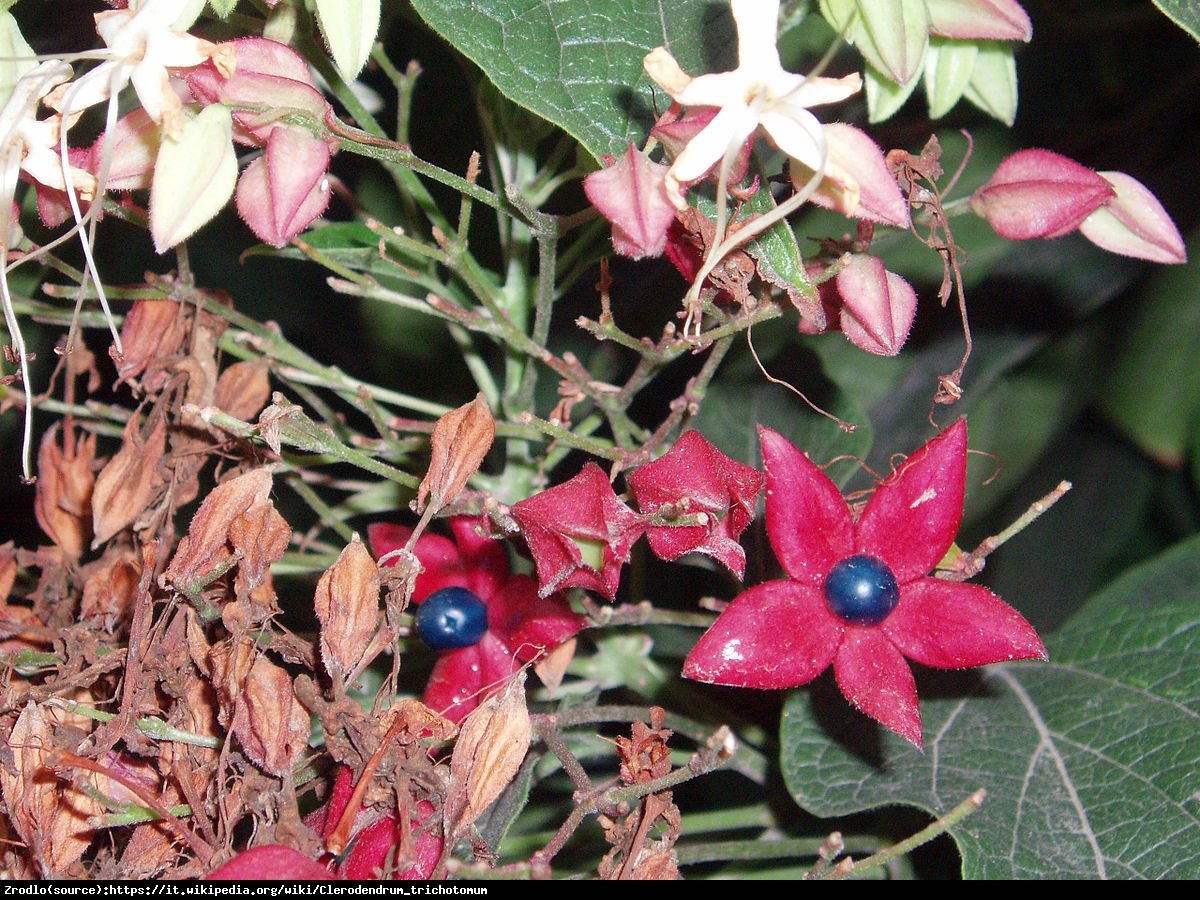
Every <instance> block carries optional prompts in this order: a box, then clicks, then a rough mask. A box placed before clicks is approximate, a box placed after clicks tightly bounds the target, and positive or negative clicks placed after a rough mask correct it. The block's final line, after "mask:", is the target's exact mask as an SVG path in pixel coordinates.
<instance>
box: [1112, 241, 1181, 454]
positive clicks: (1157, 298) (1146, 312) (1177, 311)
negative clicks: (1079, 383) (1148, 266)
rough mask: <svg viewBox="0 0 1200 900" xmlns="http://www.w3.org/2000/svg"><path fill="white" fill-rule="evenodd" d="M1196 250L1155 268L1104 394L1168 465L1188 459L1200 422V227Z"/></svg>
mask: <svg viewBox="0 0 1200 900" xmlns="http://www.w3.org/2000/svg"><path fill="white" fill-rule="evenodd" d="M1188 256H1189V260H1190V261H1189V262H1188V263H1187V265H1184V266H1172V267H1170V268H1166V269H1162V270H1160V271H1158V272H1156V273H1155V276H1154V280H1153V281H1152V282H1151V284H1150V286H1149V288H1148V290H1147V292H1146V296H1145V299H1144V302H1143V303H1142V304H1141V306H1140V307H1139V308H1138V309H1137V310H1136V312H1135V313H1134V314H1133V320H1132V321H1131V322H1128V323H1127V324H1126V327H1125V330H1124V331H1123V332H1122V337H1121V342H1120V346H1119V348H1118V355H1117V364H1116V366H1115V368H1114V369H1113V372H1112V374H1111V375H1110V376H1109V378H1108V380H1107V382H1106V383H1105V385H1104V388H1103V392H1102V394H1101V398H1100V399H1101V404H1102V406H1103V408H1104V411H1105V413H1107V414H1108V415H1109V416H1110V417H1111V418H1112V419H1113V421H1115V422H1116V423H1117V425H1118V426H1120V427H1121V428H1122V429H1123V430H1124V431H1125V432H1126V433H1127V434H1128V435H1129V436H1130V437H1131V438H1133V440H1134V441H1135V442H1136V443H1137V444H1138V446H1140V447H1141V448H1142V449H1143V450H1145V451H1146V452H1147V453H1149V454H1150V455H1151V456H1153V457H1154V458H1155V459H1157V460H1158V461H1159V462H1162V463H1165V464H1167V465H1180V464H1181V463H1182V462H1183V460H1184V451H1185V448H1186V447H1187V445H1188V443H1189V441H1190V440H1191V438H1192V432H1193V430H1194V429H1195V427H1196V423H1197V421H1200V341H1197V340H1196V335H1197V333H1200V331H1198V329H1200V303H1197V302H1196V286H1197V282H1200V233H1198V234H1194V235H1192V239H1191V240H1190V241H1189V242H1188Z"/></svg>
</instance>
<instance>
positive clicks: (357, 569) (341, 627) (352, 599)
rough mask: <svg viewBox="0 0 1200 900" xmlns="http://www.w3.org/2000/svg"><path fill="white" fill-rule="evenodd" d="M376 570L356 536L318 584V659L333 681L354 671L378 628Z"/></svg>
mask: <svg viewBox="0 0 1200 900" xmlns="http://www.w3.org/2000/svg"><path fill="white" fill-rule="evenodd" d="M379 586H380V583H379V568H378V567H377V566H376V565H375V560H374V559H373V558H372V557H371V552H370V551H369V550H367V548H366V546H365V545H364V544H363V542H362V541H360V540H359V539H358V535H357V534H356V535H354V538H353V540H351V541H350V543H349V544H347V545H346V549H345V550H343V551H342V553H341V555H340V556H339V557H338V558H337V562H335V563H334V564H333V565H332V566H330V567H329V568H328V569H327V570H326V571H325V573H324V574H322V575H321V579H320V580H319V581H318V582H317V592H316V596H315V597H314V599H313V604H314V605H315V607H316V612H317V619H319V620H320V622H321V658H322V659H323V660H324V661H325V668H326V670H327V671H328V672H329V674H330V675H331V676H333V678H334V679H335V680H340V679H342V678H344V677H345V676H346V675H347V674H348V673H350V672H353V671H355V669H357V668H358V666H359V663H361V662H362V660H363V656H364V655H365V654H366V652H367V647H368V646H369V645H370V642H371V638H372V636H374V634H375V632H376V631H377V630H378V628H379Z"/></svg>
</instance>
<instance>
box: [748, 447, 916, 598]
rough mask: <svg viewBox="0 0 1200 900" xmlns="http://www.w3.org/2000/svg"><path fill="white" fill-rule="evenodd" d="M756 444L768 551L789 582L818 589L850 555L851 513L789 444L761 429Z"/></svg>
mask: <svg viewBox="0 0 1200 900" xmlns="http://www.w3.org/2000/svg"><path fill="white" fill-rule="evenodd" d="M758 439H759V442H760V443H761V444H762V454H763V468H764V469H765V470H766V473H767V533H768V535H769V536H770V538H771V547H772V548H773V549H774V550H775V556H776V557H777V558H778V559H779V562H780V563H781V564H782V565H783V568H784V571H786V572H787V573H788V574H789V575H790V576H792V577H793V578H795V579H797V580H798V581H801V582H804V583H805V584H810V585H820V584H821V582H822V581H824V579H825V575H826V573H828V572H829V570H830V569H831V568H833V566H834V565H836V564H837V563H838V562H840V561H841V560H842V559H844V558H845V557H847V556H849V555H850V554H851V553H853V552H854V530H853V523H852V521H851V519H850V510H849V509H848V508H847V506H846V501H845V500H844V499H843V497H842V494H841V492H840V491H839V490H838V488H837V485H835V484H834V483H833V482H832V481H830V480H829V477H828V476H827V475H826V474H825V473H824V472H822V471H821V470H820V469H819V468H818V467H817V466H816V464H815V463H813V462H812V460H810V459H809V458H808V457H807V456H805V455H804V454H803V453H801V452H800V451H799V450H798V449H797V448H796V447H795V446H793V445H792V443H791V442H790V441H788V439H787V438H785V437H784V436H783V435H781V434H778V433H776V432H774V431H771V430H770V429H769V428H763V427H761V426H760V427H759V429H758ZM928 571H929V569H928V568H927V569H925V570H923V571H922V572H921V574H922V575H923V574H925V572H928Z"/></svg>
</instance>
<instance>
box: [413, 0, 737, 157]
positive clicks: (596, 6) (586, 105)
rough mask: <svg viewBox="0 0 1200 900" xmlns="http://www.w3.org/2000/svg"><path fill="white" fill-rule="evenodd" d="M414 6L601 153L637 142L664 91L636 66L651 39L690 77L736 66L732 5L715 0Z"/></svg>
mask: <svg viewBox="0 0 1200 900" xmlns="http://www.w3.org/2000/svg"><path fill="white" fill-rule="evenodd" d="M413 6H414V7H415V8H416V10H417V12H418V13H419V14H420V15H421V18H423V19H424V20H425V21H426V22H427V23H428V24H429V25H430V26H431V27H432V28H433V29H434V30H435V31H436V32H438V34H440V35H442V37H444V38H445V39H446V40H448V41H449V42H450V43H451V44H453V45H454V46H455V47H456V48H457V49H458V50H460V51H461V52H462V53H463V54H465V55H466V56H467V57H469V58H470V59H471V60H472V61H473V62H474V63H475V64H476V65H478V66H479V67H480V68H481V69H482V70H483V71H484V73H485V74H486V75H487V77H488V78H490V79H491V80H492V82H493V83H494V84H495V85H496V86H497V87H498V88H500V90H501V91H503V92H504V93H505V94H506V95H507V96H508V97H510V98H511V99H512V100H513V101H515V102H516V103H518V104H520V105H521V106H524V107H525V108H527V109H530V110H532V111H534V112H535V113H537V114H538V115H540V116H542V117H544V118H546V119H548V120H549V121H551V122H553V123H555V124H556V125H559V126H560V127H562V128H563V129H564V130H565V131H567V132H568V133H569V134H571V135H572V136H574V137H575V138H576V139H577V140H579V142H580V143H581V144H583V145H584V146H585V147H586V148H587V149H588V150H589V151H590V152H591V153H592V155H593V156H595V157H597V158H599V157H600V156H602V155H603V154H605V153H612V154H617V153H620V152H621V151H622V150H624V148H625V146H626V145H627V144H628V142H629V141H631V140H632V141H634V142H636V143H641V141H642V140H643V138H644V137H645V134H646V131H647V128H648V125H649V124H650V123H651V122H652V121H653V119H654V109H655V102H656V100H657V103H658V108H659V109H660V110H661V109H665V105H664V95H663V94H662V92H661V91H656V89H654V88H653V82H651V81H650V79H649V77H647V75H646V74H645V72H644V71H643V70H642V59H643V58H644V57H645V55H646V54H647V53H649V52H650V51H651V50H653V49H654V48H655V47H661V46H665V47H667V48H668V49H669V50H670V51H671V52H672V53H673V54H674V55H675V58H676V59H677V60H679V63H680V65H681V66H683V68H684V70H685V71H687V72H690V73H691V74H693V75H699V74H701V73H704V72H711V71H718V70H723V69H729V68H732V67H733V66H734V65H735V60H734V59H733V58H732V56H731V54H732V53H733V48H734V47H735V40H734V34H735V32H734V28H733V21H732V19H731V18H730V15H729V7H728V5H727V4H725V3H713V2H711V0H553V2H552V0H413ZM656 93H657V97H656ZM669 102H670V98H666V99H665V103H669Z"/></svg>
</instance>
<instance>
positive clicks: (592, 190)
mask: <svg viewBox="0 0 1200 900" xmlns="http://www.w3.org/2000/svg"><path fill="white" fill-rule="evenodd" d="M666 175H667V166H664V165H662V164H661V163H656V162H652V161H651V160H650V158H649V157H648V156H646V154H644V153H642V152H641V151H640V150H638V149H637V148H636V147H635V146H634V145H633V144H630V145H629V150H628V151H627V152H626V154H625V155H624V156H622V157H621V158H620V159H619V160H617V161H616V162H615V163H614V164H613V165H611V166H609V167H608V168H607V169H601V170H600V171H599V172H593V173H592V174H590V175H588V176H587V177H586V178H585V179H583V192H584V193H585V194H587V198H588V200H590V201H591V203H592V205H593V206H595V207H596V209H598V210H599V211H600V214H601V215H602V216H604V218H606V219H608V221H609V222H611V223H612V241H613V249H614V250H616V251H617V252H618V253H620V254H621V255H622V256H628V257H630V258H632V259H643V258H645V257H648V256H661V255H662V252H663V247H665V246H666V243H667V227H668V226H669V225H670V224H671V222H673V221H674V220H675V207H674V206H673V205H672V204H671V198H670V197H669V196H667V189H666V181H665V179H666Z"/></svg>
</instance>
